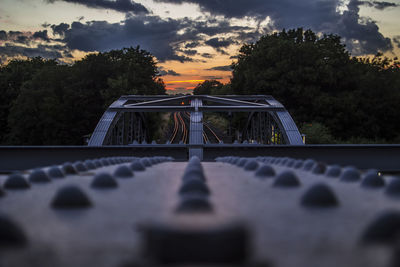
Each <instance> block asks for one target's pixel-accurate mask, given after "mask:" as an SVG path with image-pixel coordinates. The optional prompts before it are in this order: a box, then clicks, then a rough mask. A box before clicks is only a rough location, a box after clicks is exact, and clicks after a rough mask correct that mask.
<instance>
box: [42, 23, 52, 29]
mask: <svg viewBox="0 0 400 267" xmlns="http://www.w3.org/2000/svg"><path fill="white" fill-rule="evenodd" d="M50 25H51V24H49V23H47V22H45V23H42V25H41V26H42V27H43V28H48V27H50Z"/></svg>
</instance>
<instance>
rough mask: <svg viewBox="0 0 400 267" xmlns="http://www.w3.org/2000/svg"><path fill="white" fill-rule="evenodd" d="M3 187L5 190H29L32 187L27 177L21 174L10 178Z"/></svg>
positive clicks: (15, 174)
mask: <svg viewBox="0 0 400 267" xmlns="http://www.w3.org/2000/svg"><path fill="white" fill-rule="evenodd" d="M3 186H4V188H5V189H28V188H30V187H31V186H30V184H29V183H28V181H27V180H26V179H25V177H24V176H22V175H21V174H19V173H14V174H11V175H10V176H8V178H7V179H6V181H5V182H4V185H3Z"/></svg>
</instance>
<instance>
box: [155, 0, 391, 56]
mask: <svg viewBox="0 0 400 267" xmlns="http://www.w3.org/2000/svg"><path fill="white" fill-rule="evenodd" d="M155 1H156V2H168V3H175V4H181V3H184V2H185V3H194V4H198V5H199V6H200V8H201V10H202V11H206V12H209V13H211V14H213V15H223V16H224V17H226V18H233V17H235V18H243V17H245V16H248V17H253V18H255V19H257V20H259V21H261V20H264V19H265V18H266V17H267V16H268V17H269V18H271V19H272V22H273V25H274V27H275V28H276V29H278V30H280V29H283V28H286V29H290V28H297V27H304V28H310V29H312V30H314V31H317V32H324V33H334V34H339V35H340V36H342V37H343V38H344V40H345V42H346V44H347V46H348V48H349V50H350V52H352V53H353V55H361V54H370V53H372V54H374V53H376V52H378V51H382V52H385V51H388V50H390V49H391V43H390V39H388V38H385V37H384V36H383V35H382V34H381V33H380V31H379V27H378V26H377V24H376V22H374V21H372V20H370V19H368V18H364V17H361V16H360V14H359V6H360V5H363V4H364V3H365V2H366V1H359V0H350V2H349V3H348V6H347V9H348V10H346V11H344V12H342V13H340V12H339V11H338V9H337V7H338V6H340V5H341V4H342V3H343V1H342V0H302V1H299V0H268V1H266V0H225V1H216V0H155ZM368 2H369V3H371V4H372V5H373V6H374V7H375V8H378V9H385V8H387V7H390V6H393V3H389V2H381V1H372V2H371V1H368ZM257 32H259V31H257ZM257 32H255V33H254V36H253V37H257ZM246 34H247V32H246ZM249 37H251V36H245V35H244V36H242V40H244V39H248V38H249Z"/></svg>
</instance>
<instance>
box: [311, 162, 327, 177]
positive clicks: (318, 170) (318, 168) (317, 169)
mask: <svg viewBox="0 0 400 267" xmlns="http://www.w3.org/2000/svg"><path fill="white" fill-rule="evenodd" d="M325 171H326V165H325V163H322V162H318V163H317V164H315V165H314V167H313V169H312V173H314V174H324V173H325Z"/></svg>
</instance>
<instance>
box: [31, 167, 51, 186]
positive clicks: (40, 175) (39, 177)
mask: <svg viewBox="0 0 400 267" xmlns="http://www.w3.org/2000/svg"><path fill="white" fill-rule="evenodd" d="M29 181H30V182H31V183H48V182H51V179H50V178H49V176H48V175H47V174H46V173H45V172H44V171H43V170H42V169H35V170H33V171H32V172H31V174H29Z"/></svg>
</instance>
